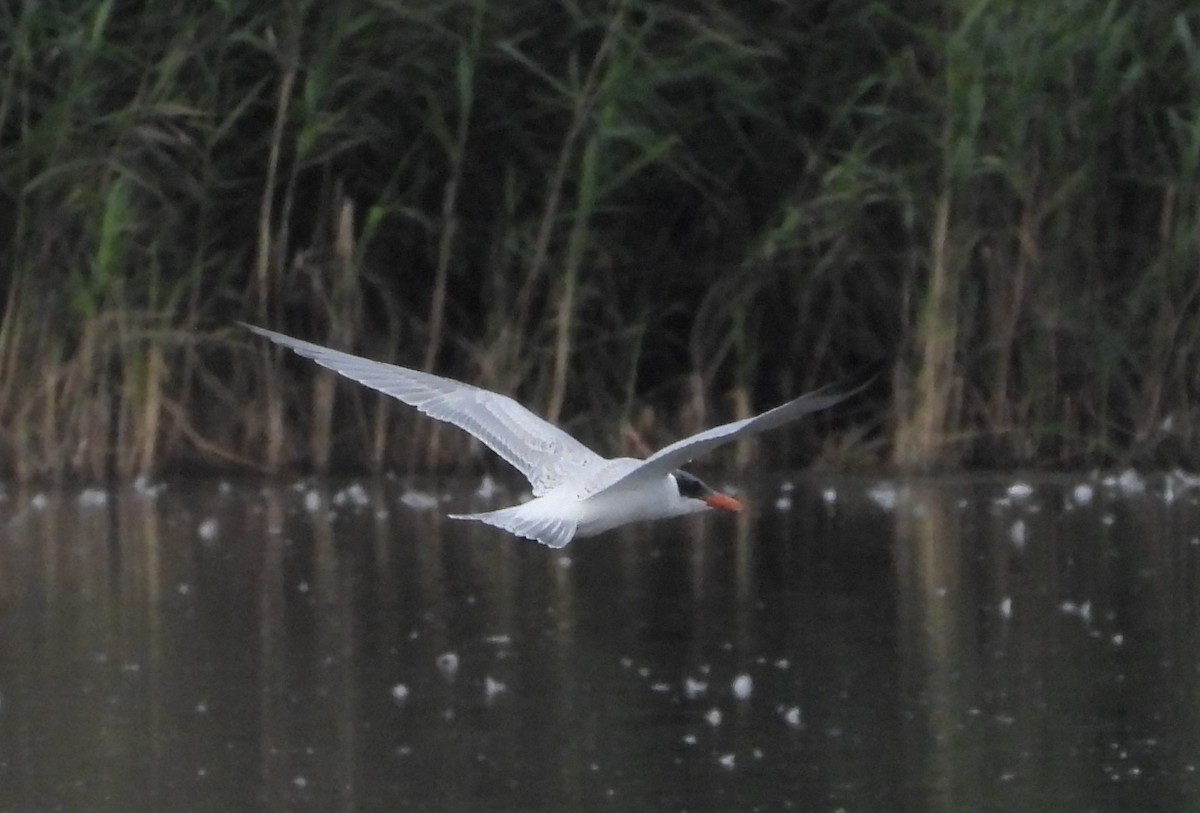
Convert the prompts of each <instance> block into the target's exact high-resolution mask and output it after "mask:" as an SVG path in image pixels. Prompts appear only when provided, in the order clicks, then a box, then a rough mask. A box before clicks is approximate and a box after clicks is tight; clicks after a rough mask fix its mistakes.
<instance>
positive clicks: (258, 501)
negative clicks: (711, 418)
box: [0, 476, 1200, 811]
mask: <svg viewBox="0 0 1200 813" xmlns="http://www.w3.org/2000/svg"><path fill="white" fill-rule="evenodd" d="M424 485H425V486H426V488H425V491H424V492H418V491H417V490H415V489H414V486H413V484H412V483H402V482H399V481H394V480H380V481H374V482H362V483H302V484H298V485H296V486H289V487H278V488H276V487H268V486H265V485H264V484H262V483H258V482H240V483H219V482H208V481H202V482H172V483H170V484H168V486H167V487H166V488H165V489H163V490H161V491H160V492H155V491H153V490H151V489H147V488H145V487H141V488H129V489H123V490H119V491H116V492H112V493H105V492H99V491H94V490H88V491H82V492H80V491H72V492H63V493H53V494H51V493H45V494H41V493H24V494H16V493H10V494H8V495H7V497H6V498H5V499H3V501H0V810H33V809H55V808H60V809H89V810H105V809H112V810H122V811H128V810H162V809H171V810H174V809H201V810H203V809H212V810H228V809H246V808H261V809H269V810H297V809H313V810H397V809H412V810H438V811H441V810H475V809H480V808H486V809H500V810H529V809H539V808H540V809H596V808H604V807H607V808H611V809H615V810H637V809H646V810H733V809H737V810H751V809H756V808H757V809H763V810H776V809H788V808H794V809H813V808H815V809H825V810H836V809H847V810H852V809H889V810H906V809H911V810H946V811H949V810H989V809H994V810H1011V809H1080V810H1123V809H1130V810H1156V809H1162V810H1176V809H1180V808H1181V807H1182V806H1183V802H1184V800H1185V799H1186V798H1188V796H1189V794H1190V793H1192V792H1194V791H1195V789H1196V781H1195V778H1194V777H1195V771H1196V768H1197V765H1200V741H1198V740H1200V733H1198V732H1200V676H1198V673H1200V639H1198V632H1200V624H1198V623H1197V612H1198V611H1197V598H1196V596H1197V588H1198V587H1200V584H1198V575H1200V572H1198V567H1200V564H1198V557H1200V508H1198V507H1197V505H1198V501H1200V489H1197V488H1196V487H1195V484H1194V483H1192V481H1190V480H1187V479H1186V478H1183V477H1179V476H1175V477H1168V478H1166V479H1163V478H1158V479H1156V480H1151V481H1148V482H1143V481H1141V480H1138V479H1136V478H1135V479H1129V478H1128V477H1127V478H1125V479H1122V480H1113V481H1110V482H1108V483H1105V482H1100V481H1097V482H1095V483H1086V484H1085V483H1082V481H1079V480H1071V479H1067V478H1057V479H1046V480H1040V481H1037V482H1034V483H1032V484H1031V487H1027V486H1026V484H1024V483H1021V484H1013V483H1011V482H1008V481H1001V480H996V479H982V478H981V479H974V480H964V479H957V480H944V481H942V480H921V481H909V482H898V483H889V482H886V481H883V482H880V481H866V480H854V479H832V480H822V481H815V480H801V481H797V482H796V483H795V484H792V483H791V482H787V481H784V480H783V479H774V480H769V481H763V482H760V483H757V484H754V487H753V488H752V489H751V495H752V497H753V499H754V504H755V505H756V506H757V510H756V511H754V512H753V513H746V514H743V515H741V516H739V517H737V518H736V519H733V518H728V517H723V518H718V517H699V518H697V517H693V518H688V519H685V520H680V521H675V522H665V523H658V524H654V525H646V526H640V527H635V528H631V529H626V530H624V531H622V532H618V533H615V534H611V535H609V536H606V537H601V538H599V539H595V540H583V541H580V542H577V543H575V544H573V545H571V546H570V547H568V548H566V549H565V550H563V551H561V552H557V551H550V550H548V549H545V548H542V547H540V546H537V545H535V544H531V543H526V542H522V541H520V540H515V539H512V538H509V537H507V536H504V535H502V534H500V533H498V532H497V531H495V530H494V529H491V528H488V527H486V526H483V525H478V524H469V523H468V524H463V523H456V522H453V521H451V520H447V519H445V518H443V517H442V516H441V509H440V508H437V507H435V508H432V509H431V508H430V507H429V504H430V503H431V502H432V503H435V504H436V502H437V501H438V500H440V499H441V493H440V491H437V490H434V489H433V487H432V485H433V484H424ZM1082 485H1086V486H1087V488H1088V489H1089V490H1090V491H1091V493H1090V494H1085V493H1084V492H1083V491H1081V490H1080V487H1081V486H1082ZM1135 486H1140V488H1137V487H1135ZM471 490H472V489H471V488H469V487H468V488H466V489H459V490H457V491H456V492H455V493H456V496H455V497H454V498H453V507H454V508H456V509H462V508H464V507H467V508H469V510H476V507H475V506H473V505H468V504H469V503H471V502H472V501H473V500H476V501H477V498H474V497H472V496H470V493H471ZM1085 496H1086V497H1087V498H1086V499H1085ZM511 497H512V495H503V494H502V495H499V496H498V497H496V498H495V499H497V500H499V501H500V502H503V501H504V500H505V499H507V498H511ZM497 504H499V503H497ZM479 507H483V506H482V503H481V504H480V506H479Z"/></svg>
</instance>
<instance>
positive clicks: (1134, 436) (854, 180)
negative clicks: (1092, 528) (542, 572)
mask: <svg viewBox="0 0 1200 813" xmlns="http://www.w3.org/2000/svg"><path fill="white" fill-rule="evenodd" d="M1198 29H1200V15H1198V14H1197V12H1195V11H1194V10H1193V9H1192V7H1191V4H1189V3H1185V2H1182V1H1180V2H1175V3H1172V2H1167V3H1159V4H1153V7H1144V4H1142V5H1139V4H1127V3H1119V2H1110V3H1088V2H1083V1H1082V0H1078V1H1077V2H1067V3H1064V4H1054V5H1053V7H1051V6H1047V7H1046V8H1044V9H1043V8H1041V7H1039V6H1036V4H1035V5H1033V6H1030V5H1028V4H1022V3H1017V2H1016V1H1015V0H991V1H990V2H989V1H988V0H975V1H970V2H959V3H945V2H942V3H927V4H917V5H912V4H909V5H908V6H906V7H904V8H903V9H902V10H888V9H887V8H885V7H884V6H881V5H878V4H869V3H859V2H846V3H835V4H813V5H811V6H809V5H805V4H800V5H795V4H793V5H790V6H784V5H772V4H761V5H754V4H747V5H744V6H736V7H735V6H729V5H728V4H719V3H715V2H712V3H709V2H700V3H696V4H692V5H690V6H687V7H686V8H685V7H680V6H674V5H670V4H658V3H649V2H645V1H644V0H613V1H612V2H596V3H588V4H577V3H574V2H570V1H569V0H562V1H561V2H554V3H532V2H514V3H496V2H487V0H462V1H461V2H453V3H447V2H443V1H442V0H422V1H421V2H407V3H392V2H379V3H371V4H362V3H349V2H347V3H339V2H333V3H315V2H306V1H305V0H291V1H290V2H283V0H281V1H280V2H276V3H268V4H261V3H251V2H250V1H249V0H230V2H226V3H221V4H210V5H201V6H197V7H195V8H182V7H181V8H175V7H171V8H168V7H165V6H161V7H154V8H153V9H141V8H132V7H128V6H127V5H126V4H121V3H116V2H112V0H109V2H102V3H99V4H93V5H91V6H86V4H85V6H80V5H79V4H76V3H66V2H61V1H60V2H53V1H52V2H47V3H38V4H26V5H25V6H22V7H19V8H13V9H8V10H6V11H3V12H0V62H2V64H3V65H4V66H5V69H4V71H3V74H2V76H3V80H2V81H0V197H2V199H3V206H2V207H0V210H2V211H0V237H2V240H3V243H2V247H0V248H2V254H0V256H2V257H3V264H4V268H5V271H6V274H5V277H4V289H3V290H4V299H3V302H2V321H0V468H2V469H3V470H4V471H5V472H7V473H10V474H13V475H17V476H20V477H25V478H33V477H57V478H61V477H68V476H83V477H89V478H100V477H109V476H120V477H127V476H134V475H136V474H139V473H145V472H147V471H151V470H154V469H161V468H166V467H171V468H176V469H178V468H180V467H212V466H228V465H230V464H235V465H238V466H252V467H261V468H262V469H264V470H277V469H280V468H283V467H286V466H295V465H300V466H314V467H316V468H320V469H325V468H331V467H339V466H352V467H363V466H367V467H371V468H383V467H386V466H388V465H389V461H397V460H399V459H409V460H414V461H418V462H419V463H420V464H421V465H422V466H424V467H434V468H439V467H444V466H446V465H447V464H448V461H452V460H457V459H459V458H460V457H461V451H462V450H463V448H464V445H463V444H464V443H465V441H463V440H462V439H461V438H460V437H459V435H458V434H457V433H446V434H445V435H442V434H439V433H437V431H436V430H435V429H434V428H433V427H431V426H430V424H429V423H427V422H422V421H419V420H417V419H414V418H413V416H412V415H411V414H409V413H408V412H405V411H396V412H391V411H389V409H388V408H387V407H386V406H385V404H384V402H383V400H384V399H381V398H379V397H377V396H375V395H372V394H368V393H363V392H361V391H357V390H354V389H352V388H350V387H345V386H342V385H340V384H337V383H335V380H334V379H333V378H331V377H328V376H325V375H323V374H317V373H316V372H315V371H314V370H313V369H312V368H310V367H307V366H301V365H299V364H296V363H295V362H294V361H293V360H291V359H286V358H282V357H280V356H279V355H278V354H277V353H275V352H273V351H272V350H270V349H269V348H266V347H264V346H262V345H261V344H260V343H256V342H252V341H251V340H250V339H249V337H246V336H243V335H240V334H239V333H237V332H236V331H234V330H233V329H231V327H230V326H231V324H232V322H233V321H234V320H235V319H239V318H242V319H249V320H252V321H258V322H264V323H267V324H270V325H271V326H274V327H278V328H281V329H284V330H287V331H289V332H292V333H295V334H298V335H302V336H304V337H306V338H309V339H312V340H314V341H318V342H323V343H328V344H336V345H338V346H341V347H346V348H348V349H351V350H353V351H355V352H360V353H364V354H368V355H372V356H374V357H379V358H385V359H393V360H395V361H397V362H398V363H402V364H406V365H409V366H417V367H426V368H436V369H437V370H438V371H440V372H444V373H446V374H449V375H453V376H457V377H460V378H464V379H469V380H472V381H475V382H476V383H479V384H481V385H483V386H488V387H492V388H497V389H501V390H504V391H507V392H511V393H514V394H516V395H518V396H519V397H521V398H522V399H523V400H525V401H527V402H529V403H531V405H533V406H534V407H535V408H536V409H538V410H540V411H543V412H544V413H546V414H548V415H550V416H551V417H554V418H565V419H566V420H567V425H568V428H570V429H571V430H572V431H575V432H577V433H579V434H580V435H581V436H582V437H584V438H585V439H586V440H588V441H589V442H593V443H594V444H595V445H597V446H598V447H600V448H602V449H605V450H615V449H616V448H617V446H618V441H617V439H618V437H622V438H625V441H626V443H629V444H632V445H634V446H637V445H640V444H646V445H649V446H653V445H655V444H657V443H659V442H662V441H664V440H667V439H669V438H670V437H673V436H675V435H677V434H679V433H681V432H684V431H688V430H691V429H693V428H695V427H696V426H698V425H700V424H704V423H711V422H713V421H716V420H720V419H724V418H732V417H734V416H735V415H739V414H742V413H744V412H747V411H751V410H753V409H756V408H760V407H765V406H768V405H770V404H772V403H775V402H778V401H780V400H783V399H784V398H787V397H789V396H791V395H793V394H795V393H796V392H798V391H800V390H802V389H805V388H807V387H811V386H814V385H817V384H820V383H824V382H827V381H830V380H844V379H850V378H853V377H854V376H856V375H858V374H860V373H861V372H862V371H863V370H864V369H870V368H877V367H878V366H880V365H884V366H886V367H889V368H890V369H891V371H892V373H891V375H890V376H887V385H881V386H880V387H879V388H878V391H876V392H873V393H872V394H871V395H870V396H869V397H867V398H864V399H862V400H861V401H860V402H859V405H858V406H857V407H856V408H855V409H847V410H842V411H841V412H839V414H838V415H832V416H818V417H817V418H816V419H815V420H813V421H811V422H808V423H806V424H805V425H803V426H801V427H797V429H796V430H795V431H793V432H791V433H789V434H788V435H786V436H784V437H782V438H779V439H777V440H776V442H774V443H772V444H771V445H770V447H769V449H770V451H771V452H772V455H771V457H770V462H773V463H779V464H784V463H794V462H797V461H799V460H803V459H810V458H811V457H812V456H813V455H819V454H821V453H822V449H823V448H824V453H825V454H826V455H827V456H828V457H830V458H834V457H837V458H842V459H844V458H846V457H847V456H849V457H853V458H857V459H858V460H859V461H860V462H862V463H867V464H875V465H888V464H892V465H898V466H901V467H905V468H933V467H953V466H960V465H1044V466H1061V465H1080V464H1088V465H1093V464H1104V463H1113V462H1119V461H1128V460H1132V461H1136V462H1144V463H1152V464H1160V465H1166V464H1170V465H1175V464H1195V463H1196V462H1197V461H1198V460H1200V411H1198V410H1196V409H1195V407H1194V406H1193V402H1194V401H1195V397H1196V394H1197V391H1198V390H1200V380H1198V372H1197V371H1198V369H1200V367H1198V365H1197V361H1200V359H1198V342H1200V314H1198V313H1197V307H1198V299H1200V283H1198V282H1197V279H1198V277H1197V274H1196V269H1197V267H1198V264H1200V249H1198V248H1197V245H1198V244H1200V193H1198V192H1197V190H1198V189H1200V184H1198V181H1200V177H1198V175H1200V117H1198V115H1197V113H1196V111H1197V110H1200V55H1198V54H1200V51H1198V49H1197V42H1196V36H1197V30H1198ZM314 382H315V383H314ZM889 385H890V386H889ZM649 407H653V409H649ZM831 426H832V427H842V428H850V427H859V428H857V429H855V433H856V434H855V435H854V436H855V437H857V438H860V440H859V441H857V447H856V448H855V449H850V450H847V448H846V443H845V442H844V441H838V440H826V441H822V440H821V437H822V435H823V434H824V432H825V430H827V429H828V428H830V427H831ZM863 426H866V427H867V429H866V430H865V431H864V430H863V429H861V427H863ZM746 453H747V452H746V451H745V450H743V452H742V453H741V454H742V456H741V458H740V459H741V460H742V462H745V461H746V460H748V458H747V457H745V455H746Z"/></svg>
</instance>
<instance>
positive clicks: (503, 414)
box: [243, 323, 607, 497]
mask: <svg viewBox="0 0 1200 813" xmlns="http://www.w3.org/2000/svg"><path fill="white" fill-rule="evenodd" d="M243 325H244V326H245V327H246V328H249V329H250V330H252V331H254V332H255V333H257V334H258V335H260V336H265V337H266V338H268V339H270V340H271V341H273V342H275V343H276V344H280V345H283V346H284V347H287V348H289V349H291V350H293V351H295V352H296V353H298V354H299V355H301V356H305V357H307V358H310V359H312V360H313V361H315V362H317V364H320V365H321V366H323V367H328V368H329V369H330V370H333V371H334V372H337V373H340V374H342V375H344V376H346V377H347V378H349V379H352V380H354V381H357V382H358V383H360V384H363V385H364V386H367V387H370V388H371V389H373V390H378V391H379V392H382V393H384V394H385V395H390V396H392V397H393V398H396V399H398V400H400V401H403V402H404V403H406V404H408V405H409V406H414V407H416V408H417V409H419V410H420V411H421V412H423V413H425V414H426V415H428V416H429V417H431V418H437V419H438V420H439V421H445V422H446V423H450V424H453V425H455V426H457V427H459V428H460V429H465V430H466V431H467V432H470V433H471V434H472V435H474V436H475V437H477V438H479V440H480V441H482V442H483V443H484V445H486V446H487V447H488V448H489V449H491V450H492V451H493V452H495V453H496V454H498V455H500V456H501V457H502V458H504V459H505V460H506V461H508V462H509V463H510V464H511V465H512V466H513V467H514V468H516V469H517V470H518V471H520V472H521V474H523V475H525V478H526V479H527V480H529V484H530V485H531V486H532V487H533V494H534V496H535V497H536V496H541V495H542V494H545V493H546V492H547V491H549V490H550V489H552V488H554V487H555V486H556V485H559V484H560V483H562V482H563V481H565V480H567V479H570V478H573V477H576V476H580V475H582V473H583V472H585V471H588V470H594V469H598V468H600V467H601V466H603V465H604V464H605V463H606V462H607V461H606V460H605V459H604V458H603V457H601V456H600V455H598V454H596V453H595V452H593V451H592V450H591V449H589V448H588V447H586V446H584V445H583V444H582V443H580V442H579V441H577V440H575V438H573V437H571V436H570V435H568V434H567V433H566V432H564V431H562V430H561V429H559V428H558V427H557V426H555V425H553V424H551V423H548V422H547V421H544V420H542V419H541V418H539V417H538V416H537V415H534V414H533V413H532V412H530V411H529V410H528V409H526V408H525V407H523V406H521V405H520V404H518V403H517V402H516V401H514V400H513V399H512V398H509V397H508V396H507V395H500V394H499V393H495V392H489V391H488V390H485V389H481V388H479V387H473V386H471V385H470V384H464V383H462V382H461V381H454V380H453V379H450V378H442V377H441V376H436V375H432V374H430V373H423V372H420V371H419V370H409V369H408V368H406V367H398V366H396V365H395V364H384V363H383V362H380V361H371V360H370V359H365V358H361V357H359V356H353V355H351V354H349V353H342V352H340V351H338V350H332V349H330V348H328V347H322V346H321V345H319V344H312V343H311V342H305V341H301V340H300V339H293V338H292V337H290V336H285V335H283V334H282V333H276V332H274V331H272V330H266V329H264V328H261V327H255V326H254V325H246V324H244V323H243Z"/></svg>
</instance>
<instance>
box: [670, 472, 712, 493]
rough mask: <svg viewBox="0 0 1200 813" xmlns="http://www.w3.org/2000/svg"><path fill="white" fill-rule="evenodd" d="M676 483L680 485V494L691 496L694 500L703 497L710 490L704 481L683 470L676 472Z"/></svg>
mask: <svg viewBox="0 0 1200 813" xmlns="http://www.w3.org/2000/svg"><path fill="white" fill-rule="evenodd" d="M675 483H676V484H677V485H678V487H679V496H681V497H689V498H691V499H693V500H699V499H701V498H703V497H704V494H705V493H706V492H707V491H708V489H707V488H706V487H705V485H704V483H702V482H700V481H699V480H698V479H696V478H695V477H693V476H692V475H690V474H688V473H687V472H683V471H677V472H675Z"/></svg>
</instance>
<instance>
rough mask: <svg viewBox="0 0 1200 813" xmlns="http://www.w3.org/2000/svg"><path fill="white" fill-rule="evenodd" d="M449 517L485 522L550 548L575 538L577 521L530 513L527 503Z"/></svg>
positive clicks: (562, 544)
mask: <svg viewBox="0 0 1200 813" xmlns="http://www.w3.org/2000/svg"><path fill="white" fill-rule="evenodd" d="M450 519H473V520H477V521H478V522H485V523H487V524H488V525H492V526H494V527H496V528H500V529H502V530H505V531H508V532H509V533H510V534H515V535H516V536H522V537H524V538H526V539H533V540H535V541H537V542H541V543H542V544H543V545H548V546H549V547H552V548H561V547H563V546H565V545H566V544H567V543H568V542H570V541H571V540H572V539H574V538H575V529H576V527H577V526H578V525H579V523H577V522H574V521H571V520H566V519H560V518H557V517H544V516H536V515H532V514H531V513H530V512H529V511H528V506H527V505H515V506H513V507H512V508H501V509H500V510H498V511H485V512H484V513H482V514H450Z"/></svg>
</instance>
